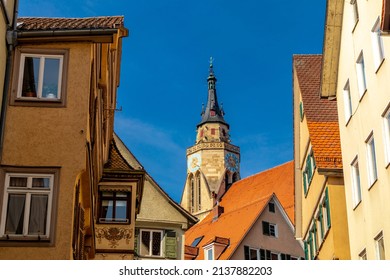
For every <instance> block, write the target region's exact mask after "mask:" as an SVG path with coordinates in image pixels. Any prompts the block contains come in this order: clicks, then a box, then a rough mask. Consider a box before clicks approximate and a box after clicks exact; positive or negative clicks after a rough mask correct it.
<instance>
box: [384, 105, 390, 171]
mask: <svg viewBox="0 0 390 280" xmlns="http://www.w3.org/2000/svg"><path fill="white" fill-rule="evenodd" d="M383 129H384V133H383V134H384V137H385V142H384V145H385V153H386V157H385V159H386V164H389V163H390V105H389V106H388V108H387V109H386V112H385V113H384V114H383Z"/></svg>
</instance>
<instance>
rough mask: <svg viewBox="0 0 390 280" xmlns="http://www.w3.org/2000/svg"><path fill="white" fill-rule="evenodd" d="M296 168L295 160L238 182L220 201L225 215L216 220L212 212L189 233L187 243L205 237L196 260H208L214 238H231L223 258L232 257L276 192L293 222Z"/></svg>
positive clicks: (200, 244) (199, 245)
mask: <svg viewBox="0 0 390 280" xmlns="http://www.w3.org/2000/svg"><path fill="white" fill-rule="evenodd" d="M293 171H294V165H293V162H292V161H291V162H288V163H285V164H283V165H280V166H277V167H274V168H271V169H269V170H266V171H263V172H260V173H258V174H256V175H253V176H250V177H247V178H245V179H242V180H240V181H237V182H235V183H234V184H233V185H232V186H231V187H230V188H229V190H228V191H227V192H226V193H225V195H224V197H223V199H222V200H221V202H220V203H219V205H220V206H221V207H223V208H224V212H223V214H221V215H220V216H219V217H218V219H217V220H213V217H214V213H213V211H212V212H210V213H209V215H207V216H206V217H205V218H204V219H203V220H202V221H200V222H199V223H198V224H196V225H194V226H193V227H192V228H190V229H189V230H188V231H187V232H186V233H185V237H186V245H191V243H192V242H193V241H194V240H195V239H196V238H198V237H201V236H203V238H202V240H201V241H200V242H199V244H198V245H197V247H198V248H199V254H198V256H197V258H196V259H204V253H203V249H202V248H203V246H205V245H207V244H210V241H212V240H225V241H226V240H229V246H228V247H227V248H226V249H225V250H224V251H223V253H222V254H221V255H220V257H219V259H229V258H230V257H231V256H232V254H233V253H234V252H235V250H236V249H237V247H238V246H239V245H240V243H241V241H242V240H243V238H244V237H245V236H246V234H247V233H248V232H249V230H250V229H251V228H252V226H253V224H254V223H255V222H256V220H257V219H258V217H259V216H260V215H261V213H262V212H263V210H264V208H265V207H266V206H267V205H268V202H269V201H270V199H271V198H272V197H273V196H275V195H276V197H277V198H278V199H279V201H280V203H281V205H282V206H283V208H284V210H285V211H286V213H287V216H288V219H289V220H290V222H291V221H294V182H293ZM225 243H226V242H225Z"/></svg>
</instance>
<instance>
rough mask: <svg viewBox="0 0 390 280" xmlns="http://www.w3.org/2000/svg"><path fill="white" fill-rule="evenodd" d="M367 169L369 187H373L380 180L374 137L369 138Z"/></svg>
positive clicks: (367, 143)
mask: <svg viewBox="0 0 390 280" xmlns="http://www.w3.org/2000/svg"><path fill="white" fill-rule="evenodd" d="M366 145H367V168H368V185H369V187H371V186H372V185H373V184H374V183H375V181H376V180H377V179H378V174H377V168H376V157H375V142H374V136H373V135H372V134H371V136H370V137H369V138H368V140H367V142H366Z"/></svg>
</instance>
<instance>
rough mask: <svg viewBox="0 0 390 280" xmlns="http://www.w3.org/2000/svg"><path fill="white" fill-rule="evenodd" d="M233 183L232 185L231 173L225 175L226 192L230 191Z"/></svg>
mask: <svg viewBox="0 0 390 280" xmlns="http://www.w3.org/2000/svg"><path fill="white" fill-rule="evenodd" d="M230 185H231V183H230V178H229V172H228V171H226V173H225V192H226V191H227V190H228V189H229V187H230Z"/></svg>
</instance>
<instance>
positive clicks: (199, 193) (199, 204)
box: [196, 172, 202, 211]
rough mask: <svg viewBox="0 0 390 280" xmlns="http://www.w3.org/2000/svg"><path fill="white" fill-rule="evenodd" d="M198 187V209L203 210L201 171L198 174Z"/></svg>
mask: <svg viewBox="0 0 390 280" xmlns="http://www.w3.org/2000/svg"><path fill="white" fill-rule="evenodd" d="M196 189H197V209H198V211H199V210H201V208H202V207H201V202H202V198H201V197H202V196H201V194H202V193H201V186H200V173H199V172H198V173H197V174H196Z"/></svg>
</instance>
